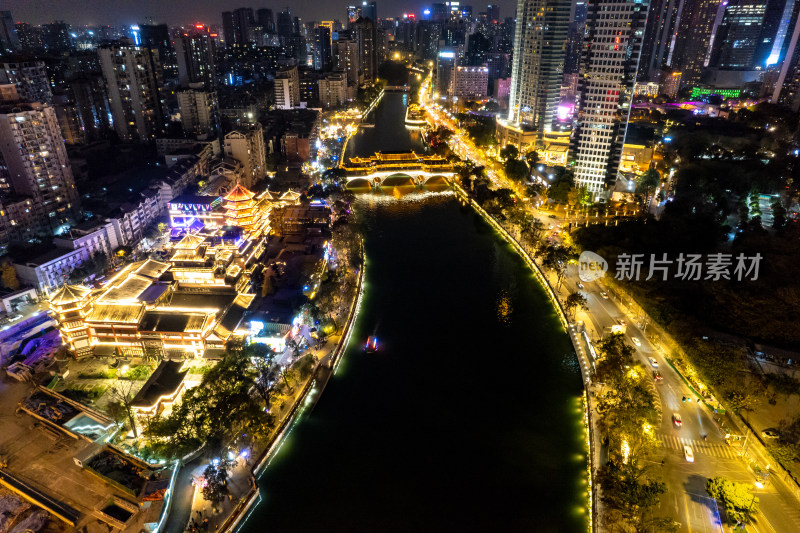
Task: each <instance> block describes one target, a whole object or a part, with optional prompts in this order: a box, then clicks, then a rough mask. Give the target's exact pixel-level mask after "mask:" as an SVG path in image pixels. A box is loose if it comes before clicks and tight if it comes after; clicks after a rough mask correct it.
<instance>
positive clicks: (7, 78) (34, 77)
mask: <svg viewBox="0 0 800 533" xmlns="http://www.w3.org/2000/svg"><path fill="white" fill-rule="evenodd" d="M0 83H13V84H14V85H16V87H17V94H18V95H19V97H20V99H21V100H25V101H27V102H39V103H42V104H52V103H53V91H52V90H51V89H50V78H49V77H48V75H47V67H45V64H44V61H22V62H16V63H0Z"/></svg>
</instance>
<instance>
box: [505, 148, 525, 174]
mask: <svg viewBox="0 0 800 533" xmlns="http://www.w3.org/2000/svg"><path fill="white" fill-rule="evenodd" d="M512 148H513V146H512ZM503 166H504V168H505V171H506V176H508V179H510V180H514V181H523V180H525V179H526V178H528V176H529V175H530V171H529V170H528V165H526V164H525V162H524V161H520V160H519V159H514V158H509V159H506V161H505V163H504V165H503Z"/></svg>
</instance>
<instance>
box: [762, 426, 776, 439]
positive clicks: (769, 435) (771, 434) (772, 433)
mask: <svg viewBox="0 0 800 533" xmlns="http://www.w3.org/2000/svg"><path fill="white" fill-rule="evenodd" d="M761 436H762V437H764V438H765V439H777V438H778V437H780V436H781V435H780V433H778V430H777V429H775V428H767V429H765V430H764V431H762V432H761Z"/></svg>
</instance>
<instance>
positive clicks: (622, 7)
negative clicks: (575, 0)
mask: <svg viewBox="0 0 800 533" xmlns="http://www.w3.org/2000/svg"><path fill="white" fill-rule="evenodd" d="M588 4H589V9H588V13H587V17H586V28H587V34H586V44H585V46H584V49H583V56H582V58H581V76H580V79H579V85H578V112H577V121H576V127H575V129H574V131H573V134H572V151H573V153H574V156H575V161H576V166H575V183H576V184H577V185H582V186H586V188H587V189H588V190H589V191H591V192H592V193H594V194H595V196H596V197H597V196H598V195H599V193H601V192H602V191H603V189H604V186H605V184H606V183H608V182H611V181H613V180H615V179H616V177H617V172H618V169H619V161H620V156H621V153H622V146H623V144H624V143H625V134H626V131H627V127H628V117H629V115H630V104H631V98H632V96H633V88H634V84H635V81H636V68H637V65H638V63H639V55H640V53H641V47H642V36H643V34H644V28H645V21H646V19H647V8H648V5H647V2H641V1H639V0H630V1H626V0H615V1H608V0H589V2H588Z"/></svg>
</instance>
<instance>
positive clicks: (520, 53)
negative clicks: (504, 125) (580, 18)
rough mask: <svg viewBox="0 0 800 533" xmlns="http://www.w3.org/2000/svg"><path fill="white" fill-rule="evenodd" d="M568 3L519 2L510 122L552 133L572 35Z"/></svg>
mask: <svg viewBox="0 0 800 533" xmlns="http://www.w3.org/2000/svg"><path fill="white" fill-rule="evenodd" d="M569 19H570V1H569V0H519V2H518V3H517V26H516V34H515V36H514V54H513V66H512V70H511V97H510V103H509V112H508V120H509V122H510V123H512V124H518V125H525V126H529V127H531V128H533V129H535V130H538V131H539V132H544V131H550V130H552V126H553V120H554V118H555V116H556V109H557V107H558V99H559V94H560V92H561V81H562V78H563V76H564V57H565V52H566V44H567V37H568V35H569Z"/></svg>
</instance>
